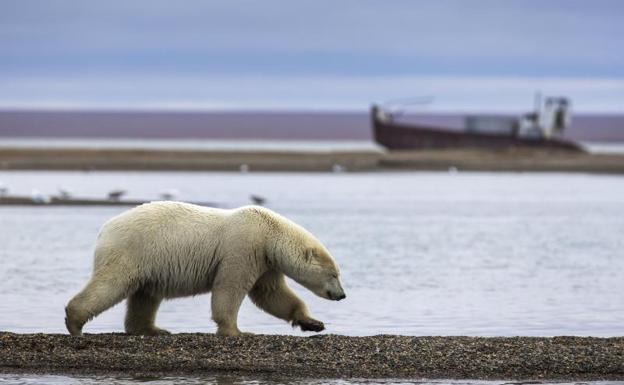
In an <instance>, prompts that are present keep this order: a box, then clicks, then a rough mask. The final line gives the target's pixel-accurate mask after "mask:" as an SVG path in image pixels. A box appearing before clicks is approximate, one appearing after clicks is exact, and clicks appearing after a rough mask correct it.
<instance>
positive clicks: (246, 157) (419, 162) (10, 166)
mask: <svg viewBox="0 0 624 385" xmlns="http://www.w3.org/2000/svg"><path fill="white" fill-rule="evenodd" d="M0 170H82V171H141V170H142V171H235V172H240V171H244V172H255V171H315V172H342V171H348V172H351V171H353V172H357V171H396V170H420V171H452V172H455V171H460V172H461V171H514V172H527V171H553V172H585V173H608V174H622V173H624V154H590V153H573V152H559V151H545V150H527V149H510V150H499V151H487V150H473V149H457V150H422V151H388V152H385V151H382V150H379V149H377V148H374V147H373V148H370V149H367V148H353V149H334V150H332V149H329V150H323V149H320V148H319V149H314V150H309V149H300V150H292V151H286V150H276V149H273V148H268V149H265V150H262V149H261V150H258V149H255V150H252V149H250V150H237V149H226V150H218V149H210V150H183V149H132V148H117V149H114V148H56V147H55V148H24V147H1V146H0Z"/></svg>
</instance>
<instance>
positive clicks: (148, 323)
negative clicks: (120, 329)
mask: <svg viewBox="0 0 624 385" xmlns="http://www.w3.org/2000/svg"><path fill="white" fill-rule="evenodd" d="M161 302H162V299H161V298H158V297H155V296H152V295H149V294H148V293H145V292H144V291H142V290H139V291H137V292H136V293H134V294H131V295H130V296H129V297H128V310H127V312H126V322H125V327H126V333H128V334H135V335H161V334H169V332H168V331H166V330H163V329H160V328H157V327H156V326H155V325H154V322H155V320H156V312H157V311H158V307H159V306H160V303H161Z"/></svg>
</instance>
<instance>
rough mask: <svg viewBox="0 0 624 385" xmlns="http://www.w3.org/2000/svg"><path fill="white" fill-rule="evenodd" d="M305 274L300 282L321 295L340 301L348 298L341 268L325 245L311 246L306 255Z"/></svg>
mask: <svg viewBox="0 0 624 385" xmlns="http://www.w3.org/2000/svg"><path fill="white" fill-rule="evenodd" d="M304 265H305V266H306V268H305V269H304V270H305V274H304V275H303V276H302V277H301V279H300V280H299V283H300V284H302V285H303V286H305V287H306V288H307V289H308V290H310V291H312V292H313V293H314V294H316V295H318V296H319V297H322V298H326V299H331V300H333V301H340V300H341V299H344V298H346V297H347V296H346V294H345V292H344V289H343V288H342V283H341V282H340V270H339V269H338V265H337V264H336V262H335V261H334V258H332V256H331V254H329V251H327V250H326V249H325V248H324V247H322V246H321V247H310V248H308V249H306V251H305V256H304Z"/></svg>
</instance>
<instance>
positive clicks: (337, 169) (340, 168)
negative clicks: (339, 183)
mask: <svg viewBox="0 0 624 385" xmlns="http://www.w3.org/2000/svg"><path fill="white" fill-rule="evenodd" d="M346 169H347V168H346V167H345V166H342V165H339V164H334V165H333V166H332V171H333V172H344V171H345V170H346Z"/></svg>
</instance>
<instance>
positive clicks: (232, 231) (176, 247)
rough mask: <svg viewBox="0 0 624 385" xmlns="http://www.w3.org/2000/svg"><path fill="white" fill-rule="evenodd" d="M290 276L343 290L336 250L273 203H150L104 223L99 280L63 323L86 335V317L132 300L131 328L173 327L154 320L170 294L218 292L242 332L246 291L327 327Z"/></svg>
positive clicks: (324, 291) (305, 326)
mask: <svg viewBox="0 0 624 385" xmlns="http://www.w3.org/2000/svg"><path fill="white" fill-rule="evenodd" d="M286 276H287V277H290V278H292V279H293V280H295V281H296V282H298V283H300V284H301V285H303V286H304V287H306V288H307V289H309V290H310V291H312V292H313V293H314V294H316V295H318V296H320V297H322V298H326V299H330V300H341V299H343V298H345V292H344V290H343V288H342V284H341V282H340V271H339V268H338V265H337V264H336V262H335V261H334V259H333V257H332V256H331V254H330V253H329V251H328V250H327V249H326V248H325V247H324V246H323V244H321V242H320V241H319V240H317V239H316V238H315V237H314V236H313V235H312V234H311V233H309V232H308V231H306V230H305V229H304V228H303V227H301V226H299V225H297V224H296V223H294V222H292V221H290V220H288V219H286V218H284V217H283V216H281V215H279V214H277V213H275V212H273V211H271V210H268V209H266V208H262V207H258V206H246V207H241V208H238V209H234V210H223V209H216V208H208V207H202V206H197V205H193V204H188V203H181V202H152V203H147V204H143V205H141V206H138V207H135V208H133V209H131V210H128V211H126V212H124V213H122V214H120V215H118V216H116V217H115V218H113V219H111V220H110V221H108V222H107V223H106V224H105V225H104V226H103V228H102V230H101V231H100V234H99V236H98V239H97V242H96V248H95V256H94V266H93V273H92V277H91V280H90V281H89V282H88V283H87V285H86V286H85V288H84V289H83V290H82V291H81V292H80V293H78V294H77V295H76V296H75V297H74V298H72V300H71V301H69V303H68V304H67V307H66V308H65V313H66V318H65V324H66V326H67V329H68V330H69V332H70V334H72V335H81V334H82V327H83V325H84V324H85V323H86V322H87V321H89V320H90V319H92V318H93V317H95V316H97V315H98V314H100V313H101V312H103V311H104V310H106V309H109V308H110V307H112V306H113V305H115V304H117V303H119V302H121V301H122V300H123V299H124V298H127V299H128V301H127V306H128V308H127V313H126V319H125V330H126V332H127V333H128V334H140V335H158V334H167V333H168V332H167V331H165V330H163V329H160V328H157V327H156V326H155V325H154V320H155V318H156V311H157V310H158V307H159V305H160V303H161V301H162V300H163V299H167V298H176V297H183V296H191V295H196V294H201V293H207V292H211V293H212V299H211V300H212V303H211V306H212V318H213V320H214V321H215V322H216V323H217V325H218V329H217V334H219V335H226V336H236V335H239V334H241V331H240V330H239V329H238V326H237V316H238V310H239V307H240V305H241V303H242V301H243V299H244V298H245V296H246V295H249V296H250V297H251V300H252V301H253V302H254V303H255V304H256V305H257V306H258V307H260V308H261V309H262V310H264V311H266V312H267V313H269V314H271V315H273V316H275V317H278V318H281V319H283V320H286V321H288V322H291V323H292V325H293V326H298V327H300V328H301V330H304V331H315V332H319V331H322V330H323V329H324V328H325V326H324V324H323V323H322V322H320V321H317V320H315V319H314V318H312V317H311V315H310V312H309V310H308V307H307V306H306V304H305V303H304V302H303V301H302V300H301V299H300V298H299V297H297V296H296V295H295V293H294V292H293V291H292V290H291V289H290V288H289V287H288V286H287V284H286V278H285V277H286Z"/></svg>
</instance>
